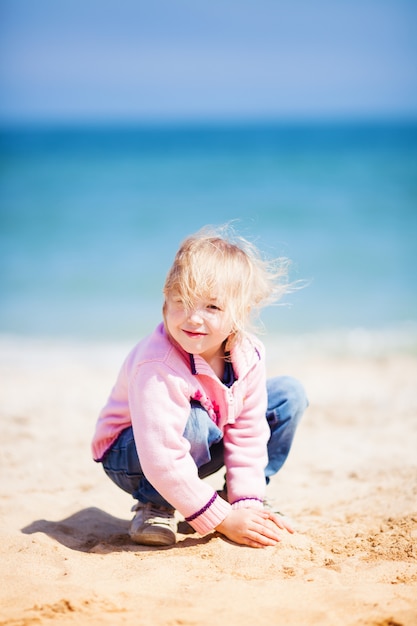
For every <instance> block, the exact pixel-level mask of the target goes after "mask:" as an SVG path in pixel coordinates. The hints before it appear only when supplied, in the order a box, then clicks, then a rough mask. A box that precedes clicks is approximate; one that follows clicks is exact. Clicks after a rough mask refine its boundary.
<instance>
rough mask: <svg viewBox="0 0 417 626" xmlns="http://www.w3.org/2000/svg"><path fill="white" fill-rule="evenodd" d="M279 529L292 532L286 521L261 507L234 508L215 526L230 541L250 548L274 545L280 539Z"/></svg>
mask: <svg viewBox="0 0 417 626" xmlns="http://www.w3.org/2000/svg"><path fill="white" fill-rule="evenodd" d="M280 529H285V530H288V532H290V533H292V532H294V531H293V529H292V527H291V526H290V525H289V524H288V523H287V522H286V521H283V519H281V518H279V516H277V515H275V514H274V513H271V512H269V511H265V510H262V509H234V510H232V511H231V512H230V513H229V515H228V516H227V517H226V518H225V519H224V520H223V521H222V522H221V523H220V524H219V525H218V526H216V530H217V531H218V532H219V533H222V535H225V536H226V537H227V538H228V539H231V541H235V542H236V543H239V544H241V545H245V546H250V547H252V548H265V547H266V546H275V545H276V544H277V543H278V542H279V541H281V534H280Z"/></svg>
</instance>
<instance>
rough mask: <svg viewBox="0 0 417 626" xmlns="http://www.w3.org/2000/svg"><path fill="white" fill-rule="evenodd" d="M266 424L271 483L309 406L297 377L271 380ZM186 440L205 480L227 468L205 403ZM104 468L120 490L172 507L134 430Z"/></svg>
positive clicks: (196, 406)
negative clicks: (148, 470) (146, 468)
mask: <svg viewBox="0 0 417 626" xmlns="http://www.w3.org/2000/svg"><path fill="white" fill-rule="evenodd" d="M267 392H268V408H267V412H266V420H267V422H268V424H269V428H270V431H271V436H270V438H269V441H268V447H267V449H268V464H267V466H266V468H265V480H266V482H267V483H268V482H269V480H270V478H271V476H273V475H274V474H276V473H277V472H278V470H280V469H281V467H282V466H283V464H284V463H285V460H286V458H287V456H288V454H289V451H290V448H291V445H292V442H293V439H294V435H295V431H296V428H297V426H298V423H299V421H300V419H301V417H302V415H303V413H304V411H305V409H306V408H307V406H308V401H307V398H306V394H305V391H304V388H303V387H302V385H301V383H300V382H298V381H297V380H296V379H295V378H292V377H291V376H278V377H276V378H271V379H269V380H268V381H267ZM184 437H185V438H186V439H188V441H189V442H190V446H191V448H190V454H191V456H192V457H193V459H194V462H195V464H196V465H197V467H198V474H199V476H200V478H205V477H206V476H210V475H211V474H214V473H215V472H217V471H218V470H219V469H221V468H222V467H223V465H224V458H223V440H222V432H221V430H220V429H219V428H217V426H216V425H215V424H214V422H213V421H212V420H211V419H210V417H209V415H208V413H207V411H206V410H205V409H203V407H202V406H201V404H200V403H199V402H196V401H194V400H193V401H191V409H190V415H189V418H188V421H187V424H186V426H185V430H184ZM102 464H103V468H104V471H105V472H106V474H107V475H108V476H109V478H111V480H112V481H113V482H114V483H116V485H117V486H118V487H120V488H121V489H123V490H124V491H127V493H130V494H131V495H132V496H133V497H134V498H135V499H136V500H140V501H141V502H152V503H153V504H156V505H157V506H167V507H169V506H171V505H170V503H169V502H167V501H166V500H165V499H164V498H163V497H162V496H161V495H160V494H159V493H158V492H157V491H156V489H154V488H153V487H152V485H151V483H150V482H149V481H148V480H147V479H146V477H145V475H144V473H143V471H142V468H141V465H140V461H139V458H138V453H137V450H136V445H135V440H134V437H133V430H132V427H130V428H126V430H124V431H123V432H122V433H121V434H120V435H119V437H118V438H117V440H116V441H115V442H114V444H113V445H112V447H111V448H110V450H109V451H108V452H107V453H106V454H105V456H104V458H103V460H102Z"/></svg>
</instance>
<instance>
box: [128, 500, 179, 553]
mask: <svg viewBox="0 0 417 626" xmlns="http://www.w3.org/2000/svg"><path fill="white" fill-rule="evenodd" d="M132 511H136V512H135V516H134V518H133V520H132V523H131V524H130V529H129V535H130V537H131V539H132V540H133V541H134V542H135V543H140V544H142V545H145V546H172V545H173V544H174V543H175V542H176V540H177V537H176V534H175V532H176V528H177V523H176V520H175V515H174V514H175V509H170V508H167V507H159V506H156V505H155V504H152V503H151V502H148V503H147V504H144V503H143V502H138V503H137V504H135V505H134V506H133V507H132Z"/></svg>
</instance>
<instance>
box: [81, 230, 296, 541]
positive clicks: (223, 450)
mask: <svg viewBox="0 0 417 626" xmlns="http://www.w3.org/2000/svg"><path fill="white" fill-rule="evenodd" d="M285 269H286V268H285V265H283V264H281V265H278V266H277V267H274V265H273V264H271V263H267V262H266V261H264V260H263V259H262V258H261V256H260V254H259V252H258V251H257V249H256V248H255V247H254V246H253V245H251V244H250V243H249V242H247V241H246V240H244V239H242V238H238V239H232V238H231V237H230V236H227V235H225V234H224V233H223V231H210V230H207V229H205V230H203V231H200V232H198V233H197V234H195V235H193V236H190V237H189V238H187V239H186V240H185V241H184V243H183V244H182V245H181V247H180V249H179V251H178V253H177V255H176V257H175V259H174V263H173V265H172V267H171V269H170V271H169V273H168V276H167V279H166V282H165V286H164V297H165V300H164V305H163V319H164V321H163V323H161V324H160V325H159V326H157V328H156V329H155V331H154V332H153V333H152V334H151V335H150V336H148V337H147V338H145V339H143V340H142V341H141V342H139V343H138V344H137V345H136V347H135V348H133V350H132V351H131V352H130V354H129V355H128V357H127V358H126V360H125V362H124V364H123V366H122V369H121V371H120V374H119V376H118V379H117V381H116V384H115V386H114V388H113V390H112V392H111V395H110V397H109V399H108V402H107V404H106V406H105V407H104V408H103V410H102V412H101V414H100V416H99V419H98V422H97V426H96V431H95V435H94V439H93V442H92V451H93V456H94V459H95V460H96V461H99V462H101V463H102V464H103V468H104V471H105V472H106V474H107V475H108V476H109V477H110V478H111V480H113V481H114V482H115V483H116V485H118V486H119V487H120V488H122V489H123V490H125V491H127V492H128V493H130V494H131V495H132V496H133V498H135V499H136V500H137V504H136V505H135V506H134V507H133V509H132V510H135V512H136V513H135V516H134V518H133V521H132V523H131V527H130V536H131V538H132V540H133V541H135V542H137V543H140V544H145V545H172V544H174V543H175V541H176V521H175V510H176V509H177V510H178V511H179V512H180V513H181V514H182V515H183V516H184V518H185V520H186V521H187V522H188V523H189V524H190V525H191V526H192V527H193V528H194V530H196V531H197V532H198V533H200V534H205V533H209V532H211V531H214V530H217V531H219V532H220V533H222V534H223V535H225V536H226V537H227V538H229V539H230V540H232V541H234V542H236V543H239V544H244V545H248V546H253V547H263V546H272V545H275V544H276V543H277V542H278V541H279V540H280V538H281V537H280V531H281V530H286V531H288V532H290V533H291V532H293V529H292V528H291V526H290V524H289V522H288V521H287V520H285V518H283V517H280V516H278V515H276V514H274V513H273V512H271V511H269V510H267V509H265V508H264V496H265V486H266V484H267V483H268V482H269V479H270V477H271V476H272V475H274V474H275V473H276V472H277V471H278V470H279V469H280V468H281V466H282V465H283V463H284V461H285V459H286V458H287V455H288V453H289V450H290V447H291V444H292V440H293V437H294V432H295V429H296V426H297V424H298V422H299V419H300V418H301V416H302V414H303V412H304V410H305V408H306V406H307V400H306V397H305V393H304V390H303V388H302V386H301V385H300V383H298V382H297V381H296V380H294V379H292V378H290V377H278V378H275V379H272V380H269V381H268V382H267V381H266V377H265V359H264V348H263V346H262V344H261V343H260V341H259V340H258V339H257V338H255V336H254V335H252V334H250V333H249V332H248V331H247V327H248V323H249V321H250V319H251V317H252V315H253V313H254V312H256V311H257V310H259V309H260V308H261V307H262V306H264V305H265V304H267V303H269V302H271V301H273V300H276V299H277V298H278V297H279V296H280V295H282V293H283V292H285V290H286V289H285V284H284V283H283V279H284V277H285V275H286V271H285ZM223 465H224V466H225V468H226V484H225V489H224V490H223V492H221V493H217V492H216V491H214V489H213V488H212V487H210V485H209V484H207V483H206V482H204V481H203V480H202V479H203V478H205V477H206V476H209V475H210V474H213V473H214V472H216V471H218V470H219V469H220V468H221V467H222V466H223Z"/></svg>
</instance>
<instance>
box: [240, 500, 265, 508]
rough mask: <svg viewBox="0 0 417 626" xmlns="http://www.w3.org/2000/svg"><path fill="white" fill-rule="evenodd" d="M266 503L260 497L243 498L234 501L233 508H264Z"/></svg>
mask: <svg viewBox="0 0 417 626" xmlns="http://www.w3.org/2000/svg"><path fill="white" fill-rule="evenodd" d="M263 508H264V503H263V501H262V500H258V498H242V499H241V500H236V502H233V504H232V509H263Z"/></svg>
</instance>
